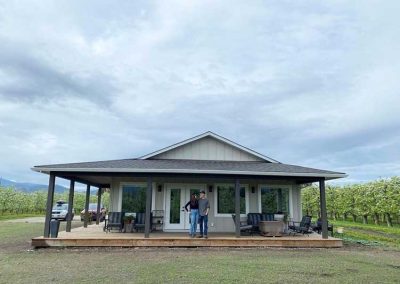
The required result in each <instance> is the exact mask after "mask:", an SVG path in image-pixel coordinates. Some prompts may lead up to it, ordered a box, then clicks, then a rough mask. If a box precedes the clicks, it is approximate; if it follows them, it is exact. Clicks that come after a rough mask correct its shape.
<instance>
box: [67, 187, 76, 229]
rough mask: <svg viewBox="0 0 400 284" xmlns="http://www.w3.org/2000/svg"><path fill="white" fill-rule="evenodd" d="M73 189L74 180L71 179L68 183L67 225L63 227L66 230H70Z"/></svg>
mask: <svg viewBox="0 0 400 284" xmlns="http://www.w3.org/2000/svg"><path fill="white" fill-rule="evenodd" d="M74 190H75V181H74V180H71V182H70V183H69V196H68V214H67V217H68V218H67V227H66V229H65V230H66V231H67V232H71V221H72V209H73V207H74Z"/></svg>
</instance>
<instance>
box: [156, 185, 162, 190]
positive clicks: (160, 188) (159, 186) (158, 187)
mask: <svg viewBox="0 0 400 284" xmlns="http://www.w3.org/2000/svg"><path fill="white" fill-rule="evenodd" d="M157 190H158V192H161V191H162V185H161V184H159V185H158V186H157Z"/></svg>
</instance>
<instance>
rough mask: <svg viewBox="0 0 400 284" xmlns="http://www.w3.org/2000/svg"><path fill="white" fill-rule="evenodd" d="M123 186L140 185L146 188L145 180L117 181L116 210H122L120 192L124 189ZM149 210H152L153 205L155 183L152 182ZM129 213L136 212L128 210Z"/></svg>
mask: <svg viewBox="0 0 400 284" xmlns="http://www.w3.org/2000/svg"><path fill="white" fill-rule="evenodd" d="M124 186H140V187H146V188H147V183H146V182H120V183H119V194H118V199H119V200H118V201H119V202H118V211H119V212H122V194H123V191H124ZM151 190H152V194H151V211H153V210H154V206H155V183H154V182H153V183H152V184H151ZM129 213H136V212H129Z"/></svg>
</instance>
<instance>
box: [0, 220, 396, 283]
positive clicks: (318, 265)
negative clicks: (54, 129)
mask: <svg viewBox="0 0 400 284" xmlns="http://www.w3.org/2000/svg"><path fill="white" fill-rule="evenodd" d="M73 224H74V226H78V225H80V222H74V223H73ZM64 226H65V222H62V229H64ZM42 232H43V224H41V223H24V222H18V223H17V222H0V283H40V282H41V283H49V282H52V283H53V282H55V283H88V282H102V283H117V282H122V283H128V282H129V283H199V282H207V283H232V282H239V283H265V282H268V283H285V282H289V281H295V282H300V283H301V282H309V283H337V282H341V283H359V282H366V283H374V282H377V283H378V282H379V283H398V281H399V273H400V252H399V251H396V250H391V249H390V248H388V247H365V246H360V245H356V244H351V245H348V246H346V247H344V248H342V249H259V248H258V249H240V248H239V249H228V248H220V249H209V248H208V249H207V248H199V249H168V248H163V249H160V248H158V249H156V248H154V249H122V248H109V249H105V248H103V249H93V248H92V249H40V250H32V249H31V247H30V239H31V238H32V237H36V236H39V235H41V234H42Z"/></svg>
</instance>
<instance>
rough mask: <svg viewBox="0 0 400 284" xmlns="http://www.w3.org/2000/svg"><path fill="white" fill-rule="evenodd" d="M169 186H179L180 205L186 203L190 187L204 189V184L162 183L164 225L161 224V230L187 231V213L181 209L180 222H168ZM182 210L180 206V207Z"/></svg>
mask: <svg viewBox="0 0 400 284" xmlns="http://www.w3.org/2000/svg"><path fill="white" fill-rule="evenodd" d="M171 188H179V189H181V205H184V204H186V202H187V198H188V197H189V196H187V195H188V194H189V193H190V191H189V190H190V189H192V188H199V190H200V191H201V190H206V184H203V183H164V204H163V209H164V225H163V231H168V232H187V231H188V230H189V229H190V227H189V215H188V214H189V213H187V212H185V211H183V213H181V223H179V224H169V212H167V207H169V208H170V205H169V206H167V201H168V202H169V200H168V199H167V195H168V194H167V192H168V190H170V189H171ZM180 209H181V210H182V208H180Z"/></svg>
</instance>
